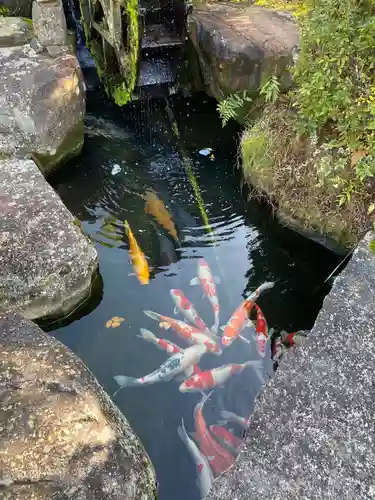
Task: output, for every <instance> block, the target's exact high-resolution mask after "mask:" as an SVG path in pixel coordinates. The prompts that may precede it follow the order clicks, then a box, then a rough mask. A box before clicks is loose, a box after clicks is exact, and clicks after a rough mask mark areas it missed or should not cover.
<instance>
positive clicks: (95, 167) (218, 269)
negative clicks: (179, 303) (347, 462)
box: [51, 99, 336, 500]
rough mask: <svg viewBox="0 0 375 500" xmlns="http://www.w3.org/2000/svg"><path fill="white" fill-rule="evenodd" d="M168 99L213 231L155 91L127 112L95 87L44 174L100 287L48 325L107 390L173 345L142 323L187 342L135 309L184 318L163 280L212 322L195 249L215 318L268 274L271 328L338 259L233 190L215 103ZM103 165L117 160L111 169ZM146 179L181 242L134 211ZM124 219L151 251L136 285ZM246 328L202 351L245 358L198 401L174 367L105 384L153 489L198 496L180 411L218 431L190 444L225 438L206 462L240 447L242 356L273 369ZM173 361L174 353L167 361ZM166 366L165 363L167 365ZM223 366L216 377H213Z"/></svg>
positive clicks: (311, 298)
mask: <svg viewBox="0 0 375 500" xmlns="http://www.w3.org/2000/svg"><path fill="white" fill-rule="evenodd" d="M173 106H174V112H175V115H176V119H177V121H178V124H179V127H180V131H181V141H182V143H183V146H184V150H185V152H186V154H187V155H188V156H189V162H190V164H191V168H192V171H193V173H194V176H195V178H196V179H197V181H198V183H199V188H200V193H201V196H202V198H203V200H204V204H205V210H206V212H207V215H208V218H209V224H210V226H211V228H212V230H213V236H214V240H213V238H212V235H210V234H208V233H207V227H205V225H204V222H203V221H202V218H201V212H200V210H199V207H198V206H197V203H196V197H195V193H194V189H193V187H192V185H191V184H190V182H189V179H188V176H187V173H186V170H185V168H184V166H183V164H182V162H181V156H180V152H179V149H178V147H177V145H176V141H175V137H174V136H173V134H172V132H171V130H170V127H169V125H168V120H167V118H166V115H165V112H164V108H163V105H162V104H157V103H156V104H154V105H153V107H152V112H151V113H149V114H148V115H146V114H144V115H142V114H141V113H140V114H138V115H136V111H135V109H134V108H132V109H130V110H123V111H119V110H114V109H113V108H111V106H110V105H109V104H105V106H104V105H103V102H102V101H100V99H97V101H96V102H94V103H93V106H90V105H89V115H88V118H87V126H88V128H87V130H88V133H87V137H86V142H85V146H84V151H83V154H82V156H81V157H80V158H79V159H78V160H74V161H73V162H71V163H70V164H69V165H68V166H66V167H65V168H64V169H62V170H61V172H60V173H58V174H57V175H56V176H54V177H53V178H51V182H52V184H53V185H54V187H55V188H56V190H57V191H58V193H59V194H60V196H61V197H62V199H63V201H64V202H65V203H66V205H67V206H68V208H69V209H70V210H71V211H72V212H73V213H74V215H75V216H76V217H78V218H79V219H80V220H81V221H82V223H83V228H84V231H85V232H86V234H87V235H88V236H89V237H90V238H91V239H92V241H93V242H94V243H95V245H96V248H97V250H98V254H99V260H100V272H101V275H102V278H103V286H104V294H103V299H102V301H101V302H100V304H98V305H97V307H96V309H95V310H93V311H92V312H91V313H90V314H88V315H86V316H84V317H82V318H81V319H79V320H77V321H74V322H72V323H71V324H68V325H66V326H64V327H63V328H60V329H58V330H55V331H54V332H53V334H54V335H55V336H56V337H57V338H58V339H59V340H61V341H62V342H64V343H65V344H67V345H68V346H70V347H71V348H72V349H73V351H75V352H76V353H77V354H78V355H79V356H80V357H81V358H82V359H83V360H84V361H85V363H86V364H87V365H88V366H89V367H90V368H91V369H92V371H93V373H94V374H95V375H96V377H97V378H98V379H99V381H100V382H101V384H102V385H103V386H104V387H105V389H106V390H107V391H108V392H109V393H110V394H113V393H114V392H115V391H116V390H117V389H118V385H117V384H116V381H115V380H114V379H113V377H114V376H115V375H124V376H126V377H134V378H138V377H143V376H145V375H146V374H148V373H150V372H152V371H153V370H155V369H157V368H158V367H160V366H161V365H163V363H165V362H166V361H167V360H168V359H169V360H170V359H172V358H171V357H170V356H171V355H173V354H177V353H169V352H168V351H166V350H165V349H164V350H163V349H160V348H157V345H156V343H155V340H154V341H150V339H148V341H145V338H144V336H143V338H140V337H139V335H141V333H140V329H141V328H142V329H146V330H148V331H150V332H152V333H153V334H154V335H155V337H156V338H157V339H165V340H166V341H167V342H169V343H173V344H175V345H178V346H179V347H181V348H186V347H187V346H188V343H187V342H185V341H184V340H183V339H182V338H181V336H177V335H176V332H175V331H174V330H173V328H167V329H165V328H160V325H159V323H166V321H161V322H159V321H155V319H153V318H152V317H150V316H147V315H145V314H144V311H145V310H149V311H154V312H156V313H159V314H161V315H164V316H168V317H169V318H172V319H178V320H180V321H182V320H183V317H182V316H181V314H180V315H179V316H177V315H175V314H174V313H175V311H174V308H175V302H174V301H172V300H171V296H170V290H171V289H174V290H176V289H177V290H181V291H182V292H183V293H184V294H185V296H186V297H187V298H188V299H189V301H191V303H192V304H194V306H195V308H196V311H197V313H198V314H199V316H200V317H201V318H202V320H203V321H204V322H205V323H206V324H207V325H208V326H211V325H212V324H213V322H214V316H213V309H212V304H211V303H210V301H209V300H208V299H207V297H204V298H202V287H201V286H190V283H191V281H192V279H193V278H194V277H196V276H197V270H198V263H199V260H200V259H202V258H203V259H205V261H206V262H207V263H208V264H209V266H210V269H211V271H212V275H214V276H217V277H219V278H220V284H217V285H216V290H217V296H218V300H219V303H220V325H225V324H226V323H227V321H228V320H229V318H230V317H231V315H232V314H233V311H234V310H235V309H236V308H237V307H238V306H239V304H240V303H241V302H242V301H243V300H244V298H245V297H246V296H247V295H248V294H250V293H252V292H254V290H255V289H256V288H257V287H258V286H259V285H260V284H262V283H264V282H266V281H270V282H275V287H274V288H273V289H272V290H268V291H267V292H264V293H263V294H262V295H261V296H260V297H259V300H258V301H257V303H258V304H259V306H260V308H261V311H263V313H264V315H265V318H266V319H267V322H268V326H269V327H271V328H273V329H274V331H275V334H278V333H279V332H280V331H281V330H286V331H288V332H290V331H295V330H299V329H308V328H310V327H311V326H312V324H313V321H314V319H315V317H316V314H317V311H318V309H319V307H320V305H321V301H322V299H323V296H324V293H325V292H326V290H325V289H324V288H323V287H322V283H323V281H324V278H325V277H326V276H327V275H328V274H329V272H330V271H331V270H332V268H333V267H334V266H335V264H336V259H335V258H334V257H333V256H332V255H331V254H330V253H328V252H325V251H323V250H322V249H321V248H319V247H317V246H316V245H315V244H309V243H306V242H305V241H304V240H302V239H301V238H298V237H296V236H295V235H294V233H292V232H290V231H287V230H286V229H285V228H281V227H280V226H279V225H278V224H277V223H276V222H275V221H273V220H272V218H270V216H269V213H268V212H267V210H265V209H264V207H262V206H260V205H259V204H257V203H255V202H249V203H248V204H245V203H244V202H243V197H242V195H241V193H240V189H239V180H238V178H237V177H236V176H237V175H238V172H236V170H235V164H236V142H235V141H234V140H233V137H234V136H235V134H236V132H237V131H236V129H233V128H232V129H228V130H227V129H224V130H222V129H221V124H220V121H219V120H218V118H217V116H216V113H215V112H214V105H213V104H212V103H210V102H207V103H206V104H202V102H199V103H197V102H194V101H191V102H186V101H178V100H176V101H175V102H174V103H173ZM149 109H151V108H149ZM135 116H137V118H136V119H135ZM139 116H141V117H142V116H143V117H144V119H143V118H142V119H141V118H139ZM142 120H143V121H142ZM143 132H145V133H143ZM206 147H212V148H213V150H214V160H211V159H210V158H209V157H204V156H202V155H199V150H200V149H202V148H206ZM114 165H119V166H120V168H121V171H119V172H117V173H116V174H115V175H113V173H112V172H113V167H114ZM150 189H151V190H153V192H155V193H156V194H157V196H158V198H159V199H160V200H162V201H163V203H164V204H165V206H166V207H167V208H168V211H169V212H170V214H171V217H172V220H173V221H174V224H175V226H176V231H177V234H178V240H179V241H178V242H177V241H176V239H175V238H174V237H173V235H171V234H170V232H168V231H167V230H165V228H164V227H163V226H162V225H161V224H159V223H158V221H157V220H156V219H155V217H154V216H153V215H152V214H150V213H148V212H147V211H145V198H144V196H145V193H146V192H147V190H150ZM125 220H127V221H128V222H129V224H130V226H131V228H132V230H133V232H134V236H135V238H136V240H137V242H138V244H139V246H140V248H141V249H142V251H143V252H144V254H145V255H146V256H147V258H148V265H149V267H150V270H151V276H150V278H151V279H150V283H149V285H147V286H141V285H140V284H139V282H138V280H137V277H136V276H134V275H132V274H133V273H134V270H133V268H132V265H131V262H130V259H129V244H128V239H127V237H126V235H125V232H124V221H125ZM255 312H256V311H255V310H254V311H253V314H254V313H255ZM113 317H121V318H124V321H123V322H121V324H120V326H119V327H118V328H106V323H107V322H108V320H110V319H111V318H113ZM254 321H255V323H256V317H254ZM167 323H168V322H167ZM161 326H164V327H165V325H161ZM243 335H244V337H247V338H248V341H249V342H245V341H242V340H236V341H235V342H233V344H232V345H231V346H230V347H228V348H222V350H223V353H222V355H221V356H213V355H211V354H210V353H206V354H204V355H202V357H201V360H200V361H199V369H200V370H201V371H203V372H210V370H216V369H218V368H221V367H223V366H225V365H241V366H243V369H238V370H237V372H236V373H233V376H230V377H228V379H226V380H225V382H223V383H221V384H219V385H220V386H219V387H214V389H215V390H214V392H213V393H212V394H211V395H210V397H209V398H208V399H207V400H204V402H203V401H202V395H201V394H200V392H191V393H190V392H187V393H184V392H181V391H180V390H179V387H180V386H181V384H182V380H176V379H172V380H170V381H168V382H166V383H155V384H153V385H150V386H144V387H124V389H123V390H121V391H120V392H118V393H117V395H116V396H115V401H116V403H117V404H118V405H119V407H120V409H121V410H122V411H123V412H124V414H125V415H126V416H127V418H128V419H129V420H130V422H131V424H132V425H133V427H134V429H135V430H136V432H137V433H138V434H139V436H140V437H141V439H142V441H143V443H144V444H145V446H146V449H147V451H148V453H149V454H150V457H151V459H152V461H153V463H154V465H155V467H156V472H157V476H158V481H159V484H160V488H159V498H160V500H171V499H175V498H178V499H179V500H194V499H199V498H200V492H199V488H198V487H197V484H196V478H197V467H198V472H199V464H198V465H197V463H196V462H195V461H194V458H193V456H194V454H193V452H192V449H193V450H194V448H193V447H192V446H190V454H189V452H188V450H187V448H186V444H187V443H190V441H188V440H186V437H185V434H184V432H183V426H182V419H183V421H184V426H185V428H186V430H187V431H189V432H191V431H194V430H195V431H197V426H198V427H199V429H200V430H202V429H204V428H205V427H204V426H207V428H208V429H210V431H209V432H210V436H211V437H212V439H214V440H215V441H213V442H211V444H209V443H206V442H204V443H203V442H202V439H203V437H202V435H201V436H200V438H199V436H196V438H197V439H196V440H195V441H193V442H195V443H196V444H198V445H200V449H202V448H204V449H206V451H207V447H208V446H211V448H212V447H213V448H212V449H213V452H212V453H215V456H216V455H217V453H218V451H217V450H218V448H216V447H217V446H219V447H220V446H221V448H222V449H224V451H222V452H221V454H222V458H221V459H220V460H221V462H220V464H218V463H216V459H215V466H214V468H215V467H216V472H215V471H214V472H215V473H218V472H217V471H218V470H219V468H220V467H222V466H223V463H225V460H227V462H228V460H229V457H230V455H228V453H229V454H231V453H232V454H233V449H234V448H236V447H237V446H238V440H239V439H241V437H242V434H243V427H244V420H243V419H245V420H246V419H247V418H248V417H249V415H250V414H251V412H252V409H253V406H254V401H255V398H256V395H257V394H258V392H259V390H260V388H261V377H259V373H258V372H257V370H256V369H255V367H256V366H258V365H255V364H254V363H253V364H252V365H244V364H246V363H248V362H249V361H252V362H257V361H261V362H262V370H261V374H262V377H264V378H265V379H267V377H268V376H270V375H271V374H272V373H273V364H272V360H271V349H270V342H268V343H267V346H266V352H265V356H264V357H261V356H260V354H259V349H258V347H259V346H258V344H257V342H256V338H255V335H254V327H253V328H250V327H247V328H245V329H244V330H243ZM141 337H142V335H141ZM219 342H220V340H219ZM159 347H160V346H159ZM176 359H179V358H176ZM175 364H176V362H175V361H173V362H172V367H173V366H175ZM166 366H167V368H165V367H164V370H167V369H168V367H170V365H169V364H167V365H166ZM222 373H224V372H221V375H220V376H224V375H222ZM179 375H181V374H179ZM185 375H186V374H185ZM216 375H217V376H219V375H218V372H217V371H216V372H211V376H214V378H215V377H216ZM130 385H132V384H130ZM221 385H222V386H223V387H221ZM206 392H207V393H208V390H207V391H206ZM199 403H202V405H200V404H199ZM202 418H203V420H204V421H203V420H202ZM178 429H180V430H178ZM199 429H198V430H199ZM182 436H183V437H184V442H183V441H182V439H181V437H182ZM215 436H216V437H215ZM188 438H189V439H191V436H189V435H188ZM217 443H218V444H217ZM190 445H191V443H190ZM212 456H213V455H212ZM223 457H224V458H223ZM209 458H210V457H209ZM209 461H210V460H209ZM200 486H201V489H202V484H200ZM203 487H204V486H203Z"/></svg>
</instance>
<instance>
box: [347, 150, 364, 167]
mask: <svg viewBox="0 0 375 500" xmlns="http://www.w3.org/2000/svg"><path fill="white" fill-rule="evenodd" d="M366 155H367V151H365V150H364V149H359V150H357V151H353V153H352V159H351V166H352V167H354V166H355V165H356V164H357V163H358V162H359V160H361V159H362V158H363V157H364V156H366Z"/></svg>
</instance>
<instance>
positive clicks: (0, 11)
mask: <svg viewBox="0 0 375 500" xmlns="http://www.w3.org/2000/svg"><path fill="white" fill-rule="evenodd" d="M6 16H9V9H8V7H4V6H0V17H6Z"/></svg>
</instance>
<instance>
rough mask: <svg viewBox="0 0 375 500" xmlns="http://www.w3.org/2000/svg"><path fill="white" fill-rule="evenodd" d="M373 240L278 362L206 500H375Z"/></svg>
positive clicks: (370, 236) (365, 242) (365, 244)
mask: <svg viewBox="0 0 375 500" xmlns="http://www.w3.org/2000/svg"><path fill="white" fill-rule="evenodd" d="M374 237H375V235H374V233H369V234H367V235H366V237H365V238H364V239H363V240H362V241H361V242H360V244H359V246H358V248H357V249H356V250H355V252H354V254H353V257H352V259H351V261H350V262H349V264H348V266H347V268H346V269H345V270H344V271H343V272H342V273H341V275H340V276H339V277H337V278H336V280H335V283H334V285H333V287H332V290H331V292H330V293H329V295H328V296H327V297H326V299H325V300H324V304H323V307H322V310H321V311H320V313H319V315H318V318H317V320H316V322H315V325H314V327H313V329H312V330H311V332H310V334H309V336H308V338H307V340H306V341H305V342H304V343H303V344H302V346H300V347H298V349H294V350H292V351H289V352H288V353H287V355H286V356H285V358H284V359H283V360H282V361H281V364H280V367H279V369H278V370H277V372H276V375H275V377H274V378H273V379H272V380H271V381H270V382H269V383H268V385H267V386H266V388H265V390H264V392H263V394H262V396H261V397H260V398H259V400H258V402H257V404H256V407H255V410H254V412H253V414H252V416H251V417H250V424H249V428H248V431H247V435H246V438H245V445H244V448H243V449H242V451H241V453H240V456H239V458H238V459H237V462H236V464H235V466H234V467H233V468H232V469H230V470H229V471H228V472H226V473H225V474H224V475H223V476H222V477H220V478H219V479H218V480H217V481H216V482H215V483H214V486H213V489H212V491H211V493H210V495H209V496H208V500H228V499H234V498H235V499H236V500H247V499H248V498H250V497H251V498H254V499H256V500H270V499H274V500H279V499H282V498H287V499H288V500H293V499H296V500H297V499H300V498H309V499H311V500H315V499H316V500H318V499H321V498H325V499H332V500H334V499H337V498H340V499H343V500H364V499H370V498H374V495H375V483H374V477H373V469H374V463H375V448H374V444H373V432H372V430H373V415H374V412H375V405H374V399H373V392H372V390H371V387H372V380H373V364H374V350H375V327H374V325H375V314H374V307H373V298H374V296H375V255H374V253H373V251H371V250H370V249H369V246H372V247H373V243H372V245H371V242H373V241H374Z"/></svg>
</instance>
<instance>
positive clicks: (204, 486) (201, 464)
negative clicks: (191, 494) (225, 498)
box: [177, 419, 214, 500]
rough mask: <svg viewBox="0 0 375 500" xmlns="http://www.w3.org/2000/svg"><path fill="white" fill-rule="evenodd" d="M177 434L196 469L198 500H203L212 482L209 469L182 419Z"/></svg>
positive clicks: (205, 459)
mask: <svg viewBox="0 0 375 500" xmlns="http://www.w3.org/2000/svg"><path fill="white" fill-rule="evenodd" d="M177 432H178V435H179V436H180V438H181V441H182V442H183V443H184V445H185V446H186V448H187V450H188V452H189V454H190V456H191V458H192V459H193V461H194V463H195V466H196V468H197V486H198V488H199V491H200V499H201V500H203V499H204V498H206V496H207V494H208V492H209V491H210V489H211V485H212V481H213V480H214V476H213V474H212V470H211V467H210V465H209V463H208V460H207V458H206V457H205V456H204V455H203V453H201V451H200V450H199V448H198V446H197V445H196V444H195V443H194V441H193V440H192V439H190V438H189V436H188V434H187V432H186V429H185V425H184V419H182V420H181V426H179V427H178V429H177Z"/></svg>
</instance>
